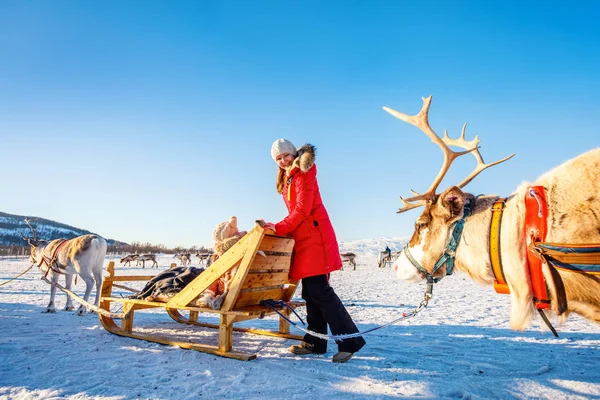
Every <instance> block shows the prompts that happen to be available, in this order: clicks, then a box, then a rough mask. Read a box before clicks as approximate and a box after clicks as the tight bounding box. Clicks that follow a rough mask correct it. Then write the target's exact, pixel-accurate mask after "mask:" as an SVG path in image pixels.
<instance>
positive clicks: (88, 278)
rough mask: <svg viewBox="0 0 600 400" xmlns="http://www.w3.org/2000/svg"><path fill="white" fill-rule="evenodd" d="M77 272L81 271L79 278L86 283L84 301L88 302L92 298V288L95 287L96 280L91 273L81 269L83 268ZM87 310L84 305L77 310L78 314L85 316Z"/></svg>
mask: <svg viewBox="0 0 600 400" xmlns="http://www.w3.org/2000/svg"><path fill="white" fill-rule="evenodd" d="M77 270H79V276H80V277H81V279H83V281H84V282H85V294H84V295H83V300H85V301H88V299H89V298H90V294H91V293H92V287H93V285H94V278H93V277H92V274H91V273H90V271H87V270H85V269H81V266H79V268H77ZM86 310H87V309H86V307H85V305H83V304H82V305H80V306H79V308H78V309H77V313H76V314H77V315H84V314H85V312H86Z"/></svg>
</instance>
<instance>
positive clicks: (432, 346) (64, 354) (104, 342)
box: [0, 238, 600, 400]
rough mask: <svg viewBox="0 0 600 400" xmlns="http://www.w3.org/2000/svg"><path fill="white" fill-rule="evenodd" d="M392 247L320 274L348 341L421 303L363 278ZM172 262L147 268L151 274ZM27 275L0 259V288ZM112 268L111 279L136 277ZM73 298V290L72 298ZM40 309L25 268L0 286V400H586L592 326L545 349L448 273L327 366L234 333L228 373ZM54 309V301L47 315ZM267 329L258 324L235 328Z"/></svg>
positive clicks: (395, 244) (498, 305) (410, 291)
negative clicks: (351, 353)
mask: <svg viewBox="0 0 600 400" xmlns="http://www.w3.org/2000/svg"><path fill="white" fill-rule="evenodd" d="M401 242H402V241H401V240H400V239H398V238H379V239H372V240H363V241H353V242H345V243H341V244H340V245H341V246H340V247H341V249H342V251H354V252H355V253H356V254H357V255H358V257H357V261H358V267H357V269H356V271H354V270H352V269H350V268H346V269H345V270H344V271H340V272H336V273H334V274H333V275H332V285H333V287H334V288H335V289H336V291H337V293H338V295H339V296H340V298H341V299H342V301H343V302H344V303H345V304H346V306H347V308H348V311H349V312H350V314H351V315H352V317H353V318H354V320H355V322H356V323H357V325H358V327H359V329H360V330H361V331H363V330H367V329H370V328H373V327H375V326H378V325H381V324H383V323H385V322H388V321H390V320H393V319H396V318H398V317H399V316H400V315H401V313H402V312H404V311H408V310H411V309H413V308H414V307H416V306H417V305H418V304H419V302H420V301H421V299H422V298H423V291H424V286H423V285H415V284H407V283H404V282H402V281H399V280H397V279H396V278H395V276H394V274H393V272H392V271H391V270H390V268H384V269H379V268H377V253H378V252H379V251H380V250H381V249H383V248H385V245H386V244H389V245H390V247H391V248H392V250H396V249H397V248H399V247H400V245H401ZM172 261H173V259H172V258H171V257H170V256H163V257H160V258H159V264H160V265H161V267H164V268H166V267H167V266H168V265H169V264H170V263H171V262H172ZM28 265H29V264H28V262H27V260H23V259H2V260H0V284H1V283H3V282H6V281H7V280H8V279H10V278H12V277H14V276H16V275H18V274H19V273H20V272H22V271H24V270H25V269H26V268H27V267H28ZM117 266H118V267H117V274H122V275H123V274H134V273H135V274H144V275H146V274H148V272H149V269H148V268H146V269H145V270H143V269H141V267H127V268H123V267H120V266H119V264H118V263H117ZM151 271H152V272H156V271H157V270H156V269H154V270H151ZM83 287H84V285H83V283H82V282H80V283H79V284H78V285H77V286H76V292H77V293H78V294H81V293H82V292H83ZM48 299H49V286H48V285H47V284H46V283H45V282H43V281H41V280H40V274H39V273H38V272H37V271H35V270H31V271H29V272H28V273H27V274H25V275H24V276H22V277H21V278H19V279H17V280H15V281H13V282H10V283H8V284H6V285H4V286H1V287H0V332H1V335H0V399H4V398H6V399H78V400H79V399H131V398H143V399H198V398H203V399H320V398H322V399H385V398H404V397H416V398H435V399H439V398H442V399H490V398H500V399H511V398H515V399H531V398H536V399H538V398H541V399H553V400H554V399H591V398H600V369H599V368H598V366H599V363H598V361H599V356H600V326H599V325H596V324H593V323H591V322H588V321H585V320H583V319H581V318H579V317H577V316H574V317H571V318H570V319H569V321H568V322H567V323H566V324H565V325H564V326H561V327H558V330H559V335H560V338H558V339H555V338H554V337H553V336H552V334H551V333H550V332H549V331H548V330H543V329H542V327H541V325H540V321H536V322H535V323H534V325H533V327H532V328H530V329H529V330H527V331H525V332H514V331H511V330H510V328H509V324H508V310H509V298H508V296H503V295H498V294H495V293H494V291H493V289H492V288H491V287H481V286H478V285H476V284H474V283H473V282H471V281H470V280H469V279H468V278H467V277H466V276H462V275H455V276H452V277H448V278H446V279H444V280H442V281H441V282H440V283H439V284H437V285H436V286H435V287H434V298H433V300H432V301H431V302H430V303H429V306H428V307H427V308H426V309H425V310H423V311H422V312H421V313H420V314H418V315H417V316H416V317H414V318H411V319H407V320H403V321H402V322H399V323H397V324H395V325H393V326H390V327H387V328H384V329H381V330H377V331H375V332H374V333H372V334H370V335H367V336H366V337H365V339H366V340H367V345H366V346H365V347H364V348H363V349H362V350H361V351H360V352H359V353H357V354H355V357H354V358H353V359H352V360H351V361H350V362H348V363H346V364H333V363H331V356H332V355H333V354H334V353H335V352H336V345H335V343H333V342H330V344H329V351H328V353H327V354H326V355H323V356H303V357H300V356H295V355H293V354H291V353H289V352H288V351H287V348H288V347H289V346H290V345H292V344H294V343H296V341H293V340H284V339H279V338H272V337H268V336H257V335H251V334H245V333H237V332H235V333H234V335H235V338H234V349H236V348H237V349H240V350H243V351H246V352H257V353H258V354H259V357H258V358H257V359H256V360H254V361H250V362H242V361H237V360H232V359H227V358H221V357H218V356H214V355H210V354H205V353H200V352H197V351H192V350H183V349H180V348H177V347H172V346H163V345H159V344H154V343H149V342H144V341H140V340H135V339H129V338H124V337H119V336H116V335H113V334H111V333H108V332H107V331H105V330H104V328H103V327H102V326H101V325H100V323H99V321H98V318H97V316H96V315H95V314H89V315H86V316H83V317H78V316H75V315H74V313H73V312H65V311H58V312H57V313H56V314H42V313H41V311H42V309H43V308H44V307H45V306H46V304H47V302H48ZM64 301H65V296H64V295H63V294H62V293H61V294H59V295H58V296H57V308H60V307H62V306H64ZM138 315H140V317H139V318H144V323H145V324H146V323H155V326H156V329H161V330H169V329H175V330H177V329H178V330H182V329H185V330H186V331H189V332H190V334H193V335H196V336H203V337H206V336H208V337H216V336H215V335H216V333H215V332H214V331H211V330H207V329H202V328H197V329H195V328H191V327H187V326H186V327H182V326H181V325H180V324H177V323H176V322H174V321H172V320H171V319H170V318H169V317H168V316H167V315H166V314H164V313H161V312H158V311H157V310H154V311H150V312H148V313H144V314H140V313H136V318H138V317H137V316H138ZM301 315H302V316H304V312H301ZM207 318H208V320H209V321H210V320H214V322H217V320H216V318H215V317H210V316H208V317H207ZM274 324H275V322H274V321H270V320H267V319H265V320H254V321H248V322H246V323H244V324H243V325H241V326H245V325H246V326H253V327H258V328H272V327H273V325H274ZM292 329H293V330H294V331H295V332H296V333H299V334H300V333H301V332H300V331H297V330H295V329H294V328H292ZM236 345H237V346H236Z"/></svg>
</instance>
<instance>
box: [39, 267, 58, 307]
mask: <svg viewBox="0 0 600 400" xmlns="http://www.w3.org/2000/svg"><path fill="white" fill-rule="evenodd" d="M49 275H50V281H51V282H52V283H57V282H58V275H57V274H55V273H54V272H52V271H50V272H49ZM55 294H56V286H54V285H50V303H48V306H46V309H45V310H44V311H42V312H44V313H55V312H56V307H55V306H54V295H55Z"/></svg>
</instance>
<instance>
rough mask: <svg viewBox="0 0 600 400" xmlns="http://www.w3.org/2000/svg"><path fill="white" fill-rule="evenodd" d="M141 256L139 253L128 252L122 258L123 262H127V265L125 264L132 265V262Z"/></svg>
mask: <svg viewBox="0 0 600 400" xmlns="http://www.w3.org/2000/svg"><path fill="white" fill-rule="evenodd" d="M138 257H139V254H128V255H126V256H125V257H123V258H121V261H120V262H121V264H123V263H125V265H123V266H127V264H129V266H131V262H132V261H136V260H137V258H138Z"/></svg>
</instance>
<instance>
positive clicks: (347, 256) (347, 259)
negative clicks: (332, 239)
mask: <svg viewBox="0 0 600 400" xmlns="http://www.w3.org/2000/svg"><path fill="white" fill-rule="evenodd" d="M340 256H341V257H342V269H343V265H344V263H347V264H349V265H351V266H353V267H354V271H356V260H355V259H356V254H354V253H341V254H340Z"/></svg>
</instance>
